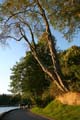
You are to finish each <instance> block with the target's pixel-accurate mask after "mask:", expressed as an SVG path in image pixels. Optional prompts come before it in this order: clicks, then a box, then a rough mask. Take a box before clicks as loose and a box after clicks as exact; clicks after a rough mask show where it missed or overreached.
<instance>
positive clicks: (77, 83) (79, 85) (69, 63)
mask: <svg viewBox="0 0 80 120" xmlns="http://www.w3.org/2000/svg"><path fill="white" fill-rule="evenodd" d="M60 63H61V68H62V72H63V75H64V79H65V80H66V81H67V82H68V85H69V87H70V90H72V91H80V47H77V46H72V47H71V48H69V49H68V50H66V51H64V52H62V53H61V54H60Z"/></svg>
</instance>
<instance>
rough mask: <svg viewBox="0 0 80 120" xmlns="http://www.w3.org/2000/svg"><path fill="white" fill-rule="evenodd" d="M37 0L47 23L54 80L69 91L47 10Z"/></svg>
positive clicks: (64, 89)
mask: <svg viewBox="0 0 80 120" xmlns="http://www.w3.org/2000/svg"><path fill="white" fill-rule="evenodd" d="M36 2H37V5H38V8H39V10H40V12H41V16H42V18H43V20H44V22H45V25H46V33H47V42H48V46H49V50H50V54H51V59H52V62H53V67H54V75H52V80H55V81H56V84H57V85H59V86H60V87H59V86H58V87H59V88H61V89H62V90H63V91H65V92H67V91H68V89H67V88H66V86H65V85H64V83H63V77H62V73H61V68H60V64H59V60H58V57H57V52H56V49H55V43H54V39H53V36H52V34H51V30H50V26H49V22H48V19H47V17H46V13H45V10H44V9H43V7H42V5H41V4H40V1H39V0H36ZM51 74H52V73H51ZM48 75H49V76H50V74H48Z"/></svg>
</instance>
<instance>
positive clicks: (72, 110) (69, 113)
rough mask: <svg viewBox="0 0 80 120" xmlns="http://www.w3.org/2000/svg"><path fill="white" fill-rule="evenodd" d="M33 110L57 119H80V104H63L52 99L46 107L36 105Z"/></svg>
mask: <svg viewBox="0 0 80 120" xmlns="http://www.w3.org/2000/svg"><path fill="white" fill-rule="evenodd" d="M32 112H35V113H38V114H42V115H44V116H47V117H50V118H52V119H55V120H80V106H71V105H63V104H61V103H59V102H58V101H52V102H51V103H50V104H49V105H48V106H47V107H45V108H44V109H42V108H38V107H35V108H33V109H32Z"/></svg>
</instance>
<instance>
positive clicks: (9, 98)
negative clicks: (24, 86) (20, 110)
mask: <svg viewBox="0 0 80 120" xmlns="http://www.w3.org/2000/svg"><path fill="white" fill-rule="evenodd" d="M20 101H21V96H20V95H18V94H17V95H16V96H13V95H6V94H2V95H0V105H4V106H8V105H9V106H12V105H18V104H19V103H20Z"/></svg>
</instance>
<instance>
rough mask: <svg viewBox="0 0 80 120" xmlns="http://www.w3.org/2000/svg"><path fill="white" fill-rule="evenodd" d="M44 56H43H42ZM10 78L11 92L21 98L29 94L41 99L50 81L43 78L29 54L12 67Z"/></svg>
mask: <svg viewBox="0 0 80 120" xmlns="http://www.w3.org/2000/svg"><path fill="white" fill-rule="evenodd" d="M43 56H45V54H43ZM11 70H12V74H11V76H10V79H11V83H10V87H11V91H12V92H13V93H17V94H19V93H20V94H21V95H22V96H23V95H25V96H27V94H28V93H29V96H30V97H31V96H32V97H33V98H34V99H35V98H36V97H38V96H39V97H41V96H42V94H43V92H44V90H45V89H47V88H48V87H49V84H50V81H49V80H47V79H46V78H45V74H44V73H43V71H42V69H41V68H40V66H39V64H38V63H37V61H36V60H35V59H34V58H33V56H32V54H31V52H27V53H26V56H25V57H24V58H22V59H21V60H20V62H18V63H16V65H14V66H13V68H12V69H11Z"/></svg>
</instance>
